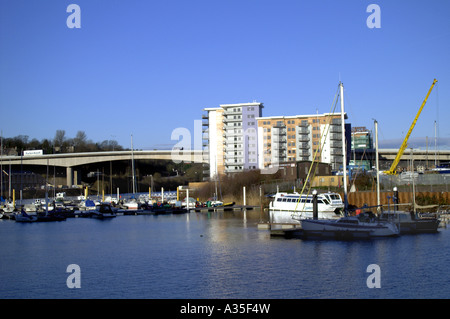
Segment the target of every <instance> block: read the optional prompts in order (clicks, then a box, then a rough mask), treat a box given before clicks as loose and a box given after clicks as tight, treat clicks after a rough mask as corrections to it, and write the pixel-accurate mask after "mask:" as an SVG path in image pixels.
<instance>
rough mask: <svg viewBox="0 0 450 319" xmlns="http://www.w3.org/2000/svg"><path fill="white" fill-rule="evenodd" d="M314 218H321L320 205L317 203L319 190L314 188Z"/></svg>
mask: <svg viewBox="0 0 450 319" xmlns="http://www.w3.org/2000/svg"><path fill="white" fill-rule="evenodd" d="M312 194H313V219H314V220H317V219H318V218H319V212H318V205H317V190H313V192H312Z"/></svg>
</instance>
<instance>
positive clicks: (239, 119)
mask: <svg viewBox="0 0 450 319" xmlns="http://www.w3.org/2000/svg"><path fill="white" fill-rule="evenodd" d="M235 116H236V115H234V116H233V115H231V116H226V117H224V119H223V120H222V122H223V123H228V122H242V118H241V116H239V118H234V117H235Z"/></svg>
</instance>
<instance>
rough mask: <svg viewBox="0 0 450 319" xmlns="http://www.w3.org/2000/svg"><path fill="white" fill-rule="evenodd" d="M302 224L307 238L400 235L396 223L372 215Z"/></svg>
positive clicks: (305, 221)
mask: <svg viewBox="0 0 450 319" xmlns="http://www.w3.org/2000/svg"><path fill="white" fill-rule="evenodd" d="M301 223H302V232H303V235H304V236H305V237H321V238H335V239H357V238H373V237H392V236H398V235H399V234H400V230H399V229H398V227H397V226H396V225H395V224H394V223H391V222H388V221H384V220H380V219H378V218H375V217H374V215H373V214H370V213H362V214H359V215H358V216H346V217H342V218H340V219H337V220H315V219H305V220H302V221H301Z"/></svg>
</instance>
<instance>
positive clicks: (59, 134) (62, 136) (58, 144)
mask: <svg viewBox="0 0 450 319" xmlns="http://www.w3.org/2000/svg"><path fill="white" fill-rule="evenodd" d="M65 140H66V131H65V130H56V134H55V138H54V139H53V145H54V146H55V148H59V150H60V151H63V149H62V148H63V146H64V141H65Z"/></svg>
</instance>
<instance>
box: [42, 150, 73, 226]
mask: <svg viewBox="0 0 450 319" xmlns="http://www.w3.org/2000/svg"><path fill="white" fill-rule="evenodd" d="M48 206H49V203H48V159H47V176H46V179H45V213H39V212H36V215H37V221H38V222H54V221H63V220H66V217H65V216H62V215H58V214H57V213H56V212H55V209H54V208H55V207H53V212H52V213H49V212H48V211H49V207H48Z"/></svg>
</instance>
